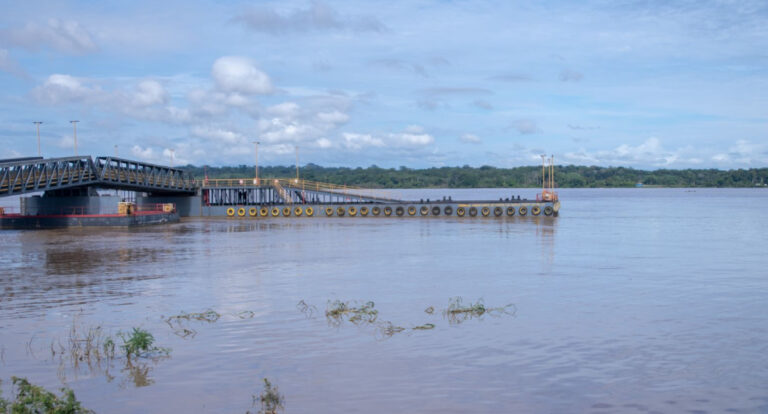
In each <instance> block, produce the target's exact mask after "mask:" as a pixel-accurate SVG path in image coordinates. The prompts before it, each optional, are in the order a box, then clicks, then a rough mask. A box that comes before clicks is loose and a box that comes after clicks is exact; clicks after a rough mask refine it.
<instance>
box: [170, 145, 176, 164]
mask: <svg viewBox="0 0 768 414" xmlns="http://www.w3.org/2000/svg"><path fill="white" fill-rule="evenodd" d="M170 151H171V168H173V153H174V152H175V151H176V150H174V149H171V150H170Z"/></svg>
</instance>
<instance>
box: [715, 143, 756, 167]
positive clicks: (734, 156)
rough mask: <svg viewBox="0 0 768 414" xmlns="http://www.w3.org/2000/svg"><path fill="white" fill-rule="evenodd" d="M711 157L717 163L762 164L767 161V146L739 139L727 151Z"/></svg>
mask: <svg viewBox="0 0 768 414" xmlns="http://www.w3.org/2000/svg"><path fill="white" fill-rule="evenodd" d="M711 158H712V160H713V161H715V162H717V163H728V164H731V163H737V164H742V165H764V164H765V163H768V146H766V145H765V144H754V143H752V142H749V141H747V140H744V139H740V140H737V141H736V143H735V144H734V145H732V146H731V147H729V148H728V151H727V152H721V153H717V154H715V155H713V156H712V157H711Z"/></svg>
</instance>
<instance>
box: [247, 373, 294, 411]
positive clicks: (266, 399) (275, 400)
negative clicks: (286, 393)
mask: <svg viewBox="0 0 768 414" xmlns="http://www.w3.org/2000/svg"><path fill="white" fill-rule="evenodd" d="M257 403H258V404H259V405H260V407H261V409H260V410H259V414H277V412H278V411H282V410H284V409H285V397H283V395H282V394H280V391H278V389H277V387H276V386H274V387H273V386H272V383H271V382H269V380H268V379H266V378H264V391H262V392H261V394H259V396H258V397H257V396H255V395H254V396H253V405H254V406H256V404H257ZM248 413H249V414H250V411H248Z"/></svg>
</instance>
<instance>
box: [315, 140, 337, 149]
mask: <svg viewBox="0 0 768 414" xmlns="http://www.w3.org/2000/svg"><path fill="white" fill-rule="evenodd" d="M315 145H317V147H318V148H322V149H327V148H331V147H333V142H331V140H330V139H328V138H320V139H318V140H317V141H315Z"/></svg>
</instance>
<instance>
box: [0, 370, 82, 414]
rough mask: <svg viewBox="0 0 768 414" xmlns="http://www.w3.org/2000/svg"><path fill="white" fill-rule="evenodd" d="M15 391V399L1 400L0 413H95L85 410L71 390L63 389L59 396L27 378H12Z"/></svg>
mask: <svg viewBox="0 0 768 414" xmlns="http://www.w3.org/2000/svg"><path fill="white" fill-rule="evenodd" d="M11 379H12V381H13V388H14V390H15V395H14V399H13V400H12V401H6V400H4V399H2V398H0V412H3V413H6V412H10V413H14V414H16V413H19V414H22V413H46V414H86V413H93V411H91V410H88V409H86V408H83V407H82V406H81V405H80V402H79V401H77V398H75V392H74V391H72V390H71V389H69V388H62V389H61V393H62V395H61V396H58V395H56V394H54V393H52V392H50V391H48V390H46V389H45V388H43V387H40V386H37V385H34V384H31V383H30V382H29V381H27V379H26V378H19V377H11ZM9 409H10V410H9Z"/></svg>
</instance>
